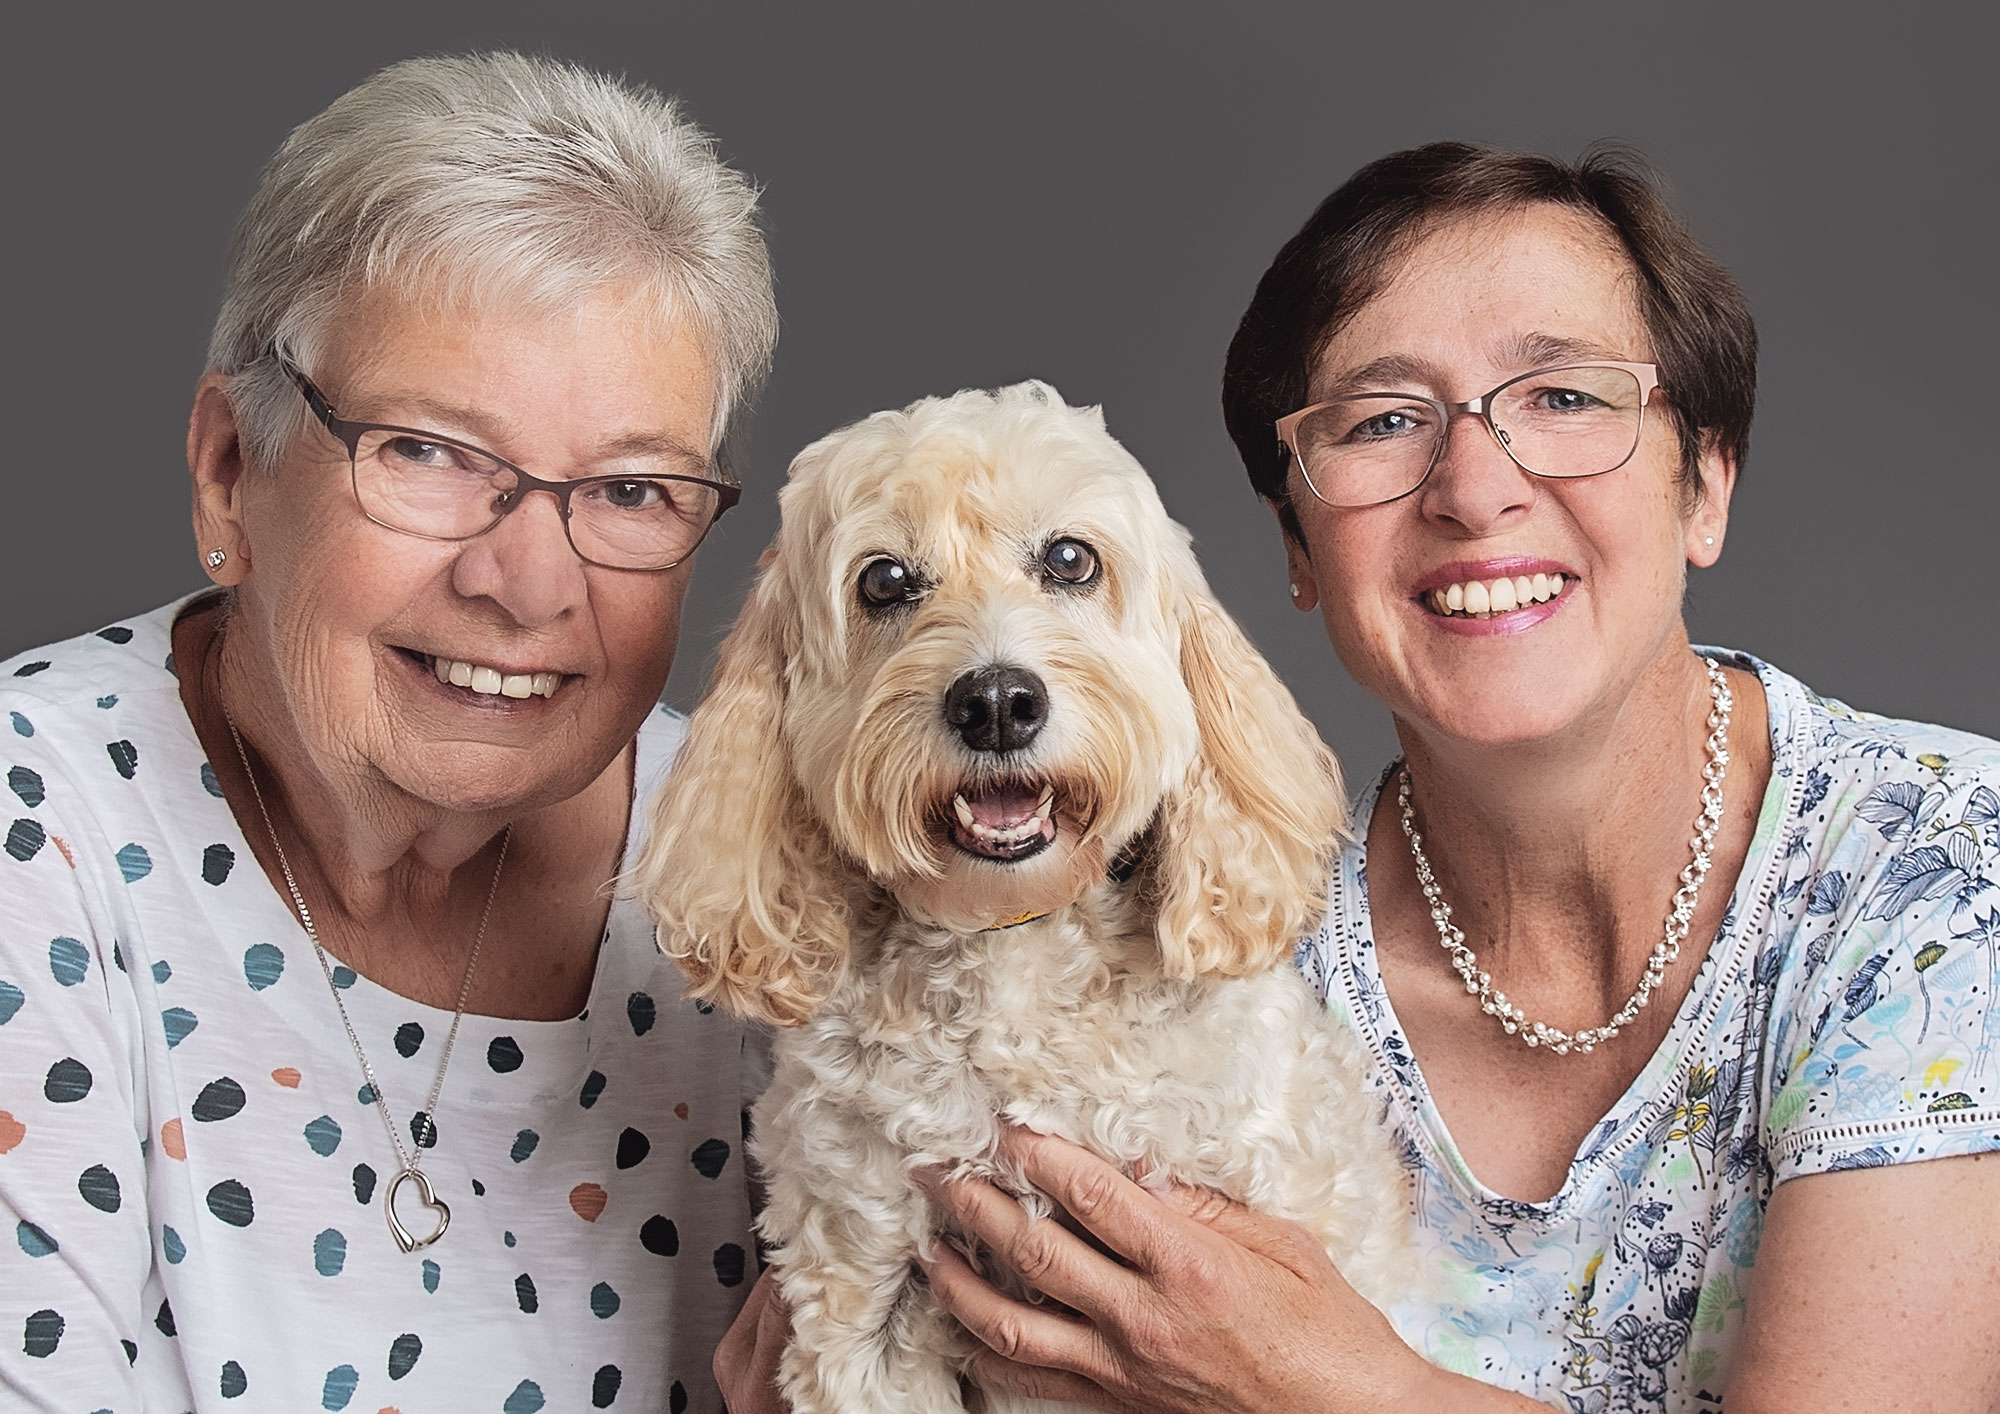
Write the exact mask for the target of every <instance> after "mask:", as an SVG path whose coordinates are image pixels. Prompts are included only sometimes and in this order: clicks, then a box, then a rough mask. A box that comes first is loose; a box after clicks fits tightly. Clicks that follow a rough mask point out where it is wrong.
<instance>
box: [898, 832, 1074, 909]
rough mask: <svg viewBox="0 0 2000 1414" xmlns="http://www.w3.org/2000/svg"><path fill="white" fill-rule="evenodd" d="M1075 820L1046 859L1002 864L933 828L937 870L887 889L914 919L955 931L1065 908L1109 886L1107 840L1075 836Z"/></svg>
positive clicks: (1046, 850) (1059, 835) (1059, 834)
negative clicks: (1091, 890)
mask: <svg viewBox="0 0 2000 1414" xmlns="http://www.w3.org/2000/svg"><path fill="white" fill-rule="evenodd" d="M1076 834H1077V826H1076V824H1075V823H1074V822H1073V821H1069V820H1065V819H1058V821H1057V824H1056V837H1055V839H1054V840H1052V841H1051V842H1050V843H1049V844H1048V846H1047V847H1046V848H1044V849H1043V850H1042V851H1041V852H1040V853H1039V854H1036V855H1034V856H1032V857H1030V858H1027V859H1021V860H1015V861H1012V862H1004V863H1003V862H1001V861H999V860H994V859H982V858H979V857H978V856H976V855H971V854H967V853H965V852H964V851H962V850H960V849H959V848H958V847H957V846H956V845H954V844H952V843H951V840H950V837H949V832H948V831H947V830H945V829H943V828H942V827H939V828H938V829H937V830H936V831H934V837H935V839H936V847H937V859H938V867H937V869H936V871H935V872H925V873H922V874H908V875H903V876H900V877H897V878H892V879H886V880H883V881H882V886H883V889H884V890H885V891H886V892H887V893H888V894H889V896H890V897H891V898H893V899H894V900H895V901H896V903H897V905H898V906H899V907H900V908H901V909H902V910H903V912H904V913H905V914H906V915H907V916H908V917H909V918H910V919H912V920H913V921H915V922H917V923H921V924H924V925H925V926H927V927H931V928H939V929H943V930H945V931H946V932H950V933H961V934H962V933H977V932H981V931H983V930H985V929H989V928H998V927H1006V926H1009V925H1011V924H1014V923H1018V922H1023V921H1026V920H1027V919H1029V918H1034V917H1040V916H1042V915H1044V914H1049V913H1053V912H1055V911H1056V910H1057V909H1059V908H1066V907H1068V906H1069V905H1070V904H1073V903H1075V902H1076V901H1077V900H1078V899H1080V898H1082V897H1083V895H1084V891H1085V890H1087V889H1089V888H1090V887H1091V886H1092V885H1093V884H1097V883H1100V882H1102V881H1103V879H1104V875H1105V869H1106V866H1107V865H1108V863H1109V861H1108V860H1107V859H1106V858H1105V847H1104V841H1103V839H1102V838H1101V837H1097V836H1088V837H1085V838H1083V839H1081V840H1079V839H1078V838H1077V837H1076Z"/></svg>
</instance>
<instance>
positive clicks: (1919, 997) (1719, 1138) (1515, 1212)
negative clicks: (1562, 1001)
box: [1298, 649, 2000, 1414]
mask: <svg viewBox="0 0 2000 1414" xmlns="http://www.w3.org/2000/svg"><path fill="white" fill-rule="evenodd" d="M1699 651H1701V652H1702V653H1704V654H1706V655H1708V656H1709V657H1712V658H1715V659H1716V660H1717V661H1719V662H1722V663H1724V664H1725V665H1730V666H1736V667H1741V668H1744V669H1746V670H1747V671H1750V672H1754V673H1756V674H1757V675H1758V677H1759V679H1760V680H1761V681H1762V682H1763V685H1764V691H1765V693H1766V695H1767V698H1768V700H1769V704H1770V707H1769V715H1770V732H1771V746H1772V751H1773V761H1772V772H1771V782H1770V787H1769V789H1768V790H1767V791H1766V793H1765V796H1764V800H1763V802H1762V808H1761V811H1760V814H1759V817H1758V821H1757V828H1756V833H1755V837H1754V839H1753V842H1752V844H1751V846H1750V853H1749V857H1748V858H1747V859H1746V860H1745V861H1744V865H1743V871H1742V873H1741V875H1740V876H1739V878H1738V881H1737V885H1736V890H1735V894H1734V896H1733V897H1732V899H1731V901H1730V905H1729V909H1728V912H1727V914H1726V915H1725V917H1724V918H1723V921H1722V926H1721V928H1720V930H1719V931H1718V933H1717V936H1716V938H1715V941H1714V944H1713V945H1712V946H1711V947H1710V949H1709V952H1708V955H1707V957H1706V959H1705V960H1704V961H1703V963H1702V965H1701V969H1700V971H1699V973H1698V974H1697V976H1696V978H1695V981H1694V986H1693V988H1692V990H1691V991H1690V992H1689V993H1688V995H1687V998H1686V1000H1685V1001H1683V1002H1682V1004H1681V1007H1680V1010H1679V1013H1678V1014H1677V1016H1676V1018H1675V1020H1674V1024H1673V1028H1672V1030H1670V1031H1669V1032H1668V1034H1667V1036H1666V1039H1665V1040H1664V1041H1662V1042H1661V1044H1660V1047H1659V1049H1658V1050H1657V1051H1656V1052H1655V1053H1654V1054H1653V1056H1652V1057H1651V1059H1650V1060H1649V1061H1648V1062H1647V1064H1646V1067H1645V1069H1644V1070H1642V1071H1641V1072H1640V1074H1639V1076H1638V1078H1637V1079H1636V1080H1634V1081H1633V1082H1632V1085H1631V1087H1630V1088H1629V1089H1628V1090H1627V1091H1626V1093H1625V1095H1624V1096H1623V1097H1622V1098H1621V1099H1620V1100H1619V1102H1618V1103H1617V1105H1616V1106H1614V1107H1613V1108H1612V1110H1611V1112H1610V1113H1609V1114H1607V1115H1606V1116H1605V1117H1604V1119H1603V1120H1602V1121H1601V1122H1600V1123H1599V1124H1598V1125H1597V1126H1596V1127H1595V1128H1594V1129H1593V1130H1592V1132H1591V1134H1590V1137H1589V1138H1588V1139H1587V1140H1586V1141H1585V1143H1584V1145H1583V1147H1582V1149H1581V1151H1580V1152H1579V1153H1578V1154H1577V1156H1576V1158H1575V1159H1574V1160H1573V1161H1572V1163H1571V1166H1570V1170H1569V1175H1568V1178H1567V1179H1566V1180H1565V1182H1564V1183H1563V1186H1562V1188H1561V1190H1560V1191H1558V1192H1557V1193H1556V1194H1555V1195H1554V1196H1553V1197H1551V1198H1549V1199H1547V1200H1546V1201H1543V1202H1521V1201H1517V1200H1514V1199H1511V1198H1507V1197H1505V1196H1503V1195H1501V1194H1498V1193H1495V1192H1494V1191H1492V1190H1491V1189H1489V1188H1487V1187H1486V1186H1485V1185H1483V1184H1482V1183H1480V1182H1479V1180H1478V1178H1477V1177H1476V1176H1475V1175H1474V1174H1473V1173H1472V1171H1471V1170H1470V1169H1469V1168H1468V1167H1467V1166H1466V1163H1465V1161H1464V1159H1463V1158H1462V1157H1461V1156H1460V1154H1459V1152H1458V1149H1457V1147H1456V1146H1455V1145H1454V1144H1453V1142H1452V1137H1451V1134H1450V1132H1449V1131H1448V1130H1447V1129H1446V1128H1445V1125H1444V1122H1443V1120H1442V1118H1441V1116H1440V1115H1439V1113H1438V1110H1437V1106H1436V1104H1435V1103H1434V1101H1433V1100H1432V1098H1431V1095H1430V1092H1429V1090H1428V1089H1427V1088H1426V1086H1425V1084H1424V1077H1423V1070H1422V1065H1421V1061H1420V1058H1417V1057H1414V1056H1412V1055H1411V1052H1410V1047H1409V1043H1408V1041H1407V1039H1406V1038H1405V1037H1404V1035H1403V1032H1402V1029H1401V1026H1400V1025H1399V1023H1398V1022H1397V1020H1396V1015H1395V1011H1394V1009H1393V1008H1392V1007H1391V1006H1390V1004H1389V999H1388V996H1387V994H1386V992H1385V991H1384V988H1383V983H1382V975H1381V972H1380V970H1379V968H1378V966H1377V962H1376V954H1375V938H1374V931H1373V924H1372V922H1371V919H1370V915H1369V910H1368V879H1367V851H1366V847H1365V844H1363V843H1361V842H1360V841H1361V840H1362V838H1363V837H1364V836H1365V833H1366V830H1367V825H1368V820H1369V816H1370V813H1371V812H1372V810H1373V809H1374V805H1375V800H1376V798H1377V796H1378V794H1379V792H1380V791H1381V790H1382V788H1383V783H1384V782H1386V781H1387V780H1388V779H1389V777H1388V776H1387V775H1385V776H1384V777H1383V778H1382V780H1381V781H1379V782H1378V783H1377V784H1376V786H1375V787H1374V789H1372V790H1370V791H1369V792H1367V793H1366V794H1365V795H1364V796H1363V798H1362V799H1361V801H1360V802H1359V804H1358V805H1357V807H1356V813H1355V816H1354V820H1353V826H1354V830H1355V835H1356V840H1357V842H1356V843H1355V844H1353V845H1350V846H1349V847H1348V848H1347V849H1346V850H1345V851H1344V852H1343V854H1342V856H1341V858H1340V861H1339V864H1338V866H1337V868H1336V870H1335V872H1334V878H1333V883H1332V891H1331V896H1330V907H1329V911H1328V916H1327V920H1326V923H1325V925H1324V926H1323V927H1322V928H1321V929H1320V931H1319V933H1318V934H1317V935H1316V936H1314V937H1312V938H1309V939H1307V940H1306V942H1305V943H1304V944H1303V945H1301V947H1300V950H1299V956H1298V961H1299V966H1300V968H1301V970H1302V971H1303V972H1304V973H1305V975H1306V977H1307V978H1308V980H1310V981H1311V982H1312V983H1313V984H1314V986H1315V987H1316V988H1318V990H1319V991H1320V993H1321V994H1322V995H1323V996H1325V997H1326V999H1327V1002H1328V1004H1329V1005H1330V1007H1331V1008H1332V1010H1333V1011H1334V1013H1335V1014H1336V1015H1339V1016H1341V1017H1343V1018H1345V1019H1346V1020H1347V1021H1349V1022H1350V1023H1351V1024H1352V1025H1353V1027H1354V1029H1355V1031H1356V1032H1357V1033H1358V1035H1359V1036H1360V1037H1361V1040H1362V1045H1363V1049H1364V1052H1365V1055H1366V1057H1367V1063H1368V1067H1369V1071H1370V1078H1371V1080H1372V1082H1373V1083H1374V1084H1375V1085H1376V1086H1378V1087H1379V1089H1380V1091H1381V1093H1382V1094H1383V1096H1384V1098H1385V1100H1386V1103H1387V1105H1388V1113H1389V1120H1390V1123H1391V1124H1392V1125H1393V1126H1394V1127H1395V1129H1396V1131H1397V1133H1398V1135H1399V1137H1400V1140H1401V1144H1402V1149H1403V1161H1404V1165H1405V1167H1406V1169H1407V1170H1408V1172H1409V1173H1410V1176H1411V1180H1412V1183H1413V1187H1414V1191H1415V1198H1416V1206H1417V1213H1418V1222H1419V1236H1420V1242H1421V1246H1422V1250H1423V1253H1424V1255H1425V1256H1426V1258H1427V1259H1429V1260H1431V1261H1433V1262H1435V1263H1437V1264H1438V1266H1439V1268H1440V1269H1441V1270H1442V1271H1443V1272H1444V1273H1445V1278H1446V1282H1447V1288H1448V1294H1447V1297H1446V1299H1445V1300H1444V1301H1442V1302H1436V1303H1432V1304H1428V1305H1423V1304H1412V1305H1409V1306H1407V1307H1405V1308H1401V1309H1398V1310H1396V1311H1394V1312H1392V1313H1391V1316H1392V1319H1393V1320H1394V1322H1395V1324H1396V1326H1397V1328H1398V1330H1400V1331H1401V1332H1402V1334H1403V1335H1404V1337H1405V1338H1406V1339H1408V1340H1409V1341H1410V1343H1411V1344H1412V1345H1414V1346H1415V1347H1416V1348H1417V1349H1418V1350H1421V1351H1422V1352H1423V1353H1424V1354H1425V1355H1426V1356H1428V1357H1429V1358H1430V1359H1431V1360H1432V1361H1434V1362H1436V1363H1437V1364H1439V1365H1441V1366H1443V1367H1445V1368H1447V1369H1451V1370H1454V1371H1457V1372H1459V1373H1461V1374H1465V1375H1469V1376H1471V1377H1473V1378H1475V1379H1478V1380H1482V1381H1484V1382H1486V1383H1488V1384H1492V1385H1498V1386H1501V1387H1502V1388H1505V1389H1510V1390H1514V1391H1516V1392H1518V1393H1521V1394H1525V1395H1529V1396H1531V1397H1533V1398H1535V1399H1538V1400H1541V1401H1543V1402H1544V1403H1547V1404H1551V1405H1553V1406H1554V1407H1556V1408H1558V1409H1565V1410H1571V1411H1576V1414H1625V1411H1647V1412H1648V1414H1651V1411H1674V1414H1680V1412H1681V1411H1690V1412H1691V1411H1698V1410H1716V1409H1720V1408H1721V1407H1722V1401H1721V1394H1722V1391H1723V1390H1724V1388H1725V1387H1726V1385H1727V1383H1728V1379H1729V1375H1730V1371H1731V1366H1732V1362H1733V1360H1734V1358H1735V1355H1736V1352H1737V1349H1738V1346H1739V1344H1740V1341H1741V1337H1742V1333H1743V1316H1744V1309H1745V1307H1744V1300H1745V1295H1746V1292H1747V1289H1748V1279H1749V1274H1750V1271H1751V1269H1752V1268H1753V1267H1754V1266H1755V1265H1756V1262H1757V1249H1758V1243H1759V1239H1760V1237H1761V1236H1762V1233H1763V1220H1764V1209H1765V1205H1766V1204H1767V1203H1769V1201H1770V1198H1771V1194H1772V1192H1773V1190H1774V1189H1775V1188H1776V1187H1777V1185H1779V1184H1781V1183H1783V1182H1785V1181H1787V1180H1788V1179H1792V1178H1796V1177H1799V1176H1801V1175H1804V1174H1817V1173H1829V1172H1834V1171H1836V1170H1840V1169H1852V1168H1868V1167H1877V1166H1882V1165H1888V1164H1905V1163H1914V1162H1918V1161H1921V1160H1925V1159H1932V1158H1940V1157H1945V1156H1948V1155H1957V1154H1972V1153H1982V1152H1985V1153H1990V1152H1993V1151H1996V1150H2000V1000H1996V992H2000V793H1996V792H2000V743H1995V742H1992V741H1988V740H1986V739H1985V738H1983V737H1977V736H1973V735H1970V734H1968V733H1965V732H1956V731H1951V730H1949V729H1947V728H1943V727H1933V726H1926V725H1923V724H1921V723H1915V722H1899V721H1891V720H1888V719H1885V718H1881V717H1876V716H1871V715H1867V714H1863V713H1858V712H1855V711H1853V710H1852V709H1850V708H1848V707H1845V706H1843V705H1842V704H1840V703H1838V702H1834V701H1831V700H1829V699H1826V698H1822V697H1819V696H1816V695H1814V694H1813V693H1812V692H1810V691H1809V690H1807V689H1806V688H1805V687H1804V686H1803V685H1802V684H1800V683H1799V682H1797V681H1796V680H1794V679H1793V678H1790V677H1788V676H1786V675H1785V674H1784V673H1782V672H1779V671H1778V670H1777V669H1775V668H1773V667H1770V666H1769V665H1768V664H1765V663H1761V662H1758V661H1757V660H1756V659H1754V658H1751V657H1749V656H1748V655H1745V654H1740V653H1731V652H1728V651H1725V650H1720V649H1701V650H1699ZM1738 721H1739V723H1740V722H1741V721H1742V718H1741V717H1740V716H1739V718H1738ZM1665 906H1666V899H1665V897H1664V896H1663V897H1662V899H1661V911H1662V917H1663V918H1664V914H1665ZM1475 946H1476V940H1475ZM1448 965H1449V962H1448V960H1447V959H1446V958H1445V957H1444V955H1443V953H1442V950H1440V953H1439V956H1438V966H1439V967H1445V966H1448ZM1465 1024H1466V1025H1468V1026H1471V1025H1486V1024H1493V1023H1491V1022H1490V1021H1489V1019H1488V1018H1486V1017H1483V1016H1481V1015H1480V1014H1479V1012H1478V1011H1477V1009H1476V1005H1475V1003H1474V1001H1473V999H1472V998H1470V997H1468V998H1467V1001H1466V1023H1465ZM1608 1044H1611V1045H1617V1044H1618V1042H1617V1041H1616V1040H1614V1041H1611V1042H1609V1043H1608ZM1558 1064H1559V1062H1558ZM1980 1216H1981V1217H1982V1218H1986V1219H1990V1215H1980ZM1907 1218H1908V1221H1910V1222H1911V1223H1936V1222H1946V1223H1949V1222H1954V1221H1963V1220H1965V1215H1954V1214H1950V1213H1921V1212H1913V1213H1910V1214H1908V1215H1907ZM1852 1281H1853V1285H1854V1294H1855V1299H1856V1300H1861V1301H1866V1300H1867V1299H1868V1295H1867V1282H1868V1274H1867V1273H1866V1272H1864V1271H1857V1272H1855V1273H1854V1274H1853V1277H1852Z"/></svg>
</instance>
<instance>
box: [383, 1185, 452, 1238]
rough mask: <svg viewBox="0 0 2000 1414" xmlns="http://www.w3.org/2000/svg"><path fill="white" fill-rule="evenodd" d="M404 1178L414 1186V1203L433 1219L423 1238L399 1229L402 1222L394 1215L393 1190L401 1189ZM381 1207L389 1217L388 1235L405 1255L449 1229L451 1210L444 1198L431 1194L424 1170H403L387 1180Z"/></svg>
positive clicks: (394, 1194)
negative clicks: (415, 1197)
mask: <svg viewBox="0 0 2000 1414" xmlns="http://www.w3.org/2000/svg"><path fill="white" fill-rule="evenodd" d="M405 1179H410V1180H413V1181H414V1182H415V1183H416V1185H417V1200H418V1201H419V1202H421V1203H422V1204H423V1205H424V1206H425V1207H426V1208H429V1209H430V1210H431V1212H432V1213H434V1214H435V1215H436V1217H437V1226H436V1227H435V1228H433V1229H432V1230H431V1232H430V1233H429V1234H428V1235H426V1236H424V1237H417V1236H414V1235H412V1234H411V1232H410V1230H409V1229H408V1228H406V1227H404V1226H403V1220H402V1219H401V1218H399V1217H397V1216H396V1190H397V1189H399V1188H401V1187H402V1186H403V1180H405ZM382 1208H383V1211H384V1212H386V1213H388V1215H389V1235H390V1236H391V1237H393V1238H395V1239H396V1246H398V1247H400V1248H401V1249H402V1250H403V1251H405V1252H414V1251H416V1250H417V1249H418V1248H419V1247H428V1246H430V1245H431V1244H432V1243H433V1242H435V1241H437V1240H438V1239H439V1238H440V1237H443V1236H444V1230H445V1229H446V1228H448V1227H450V1226H451V1209H450V1208H448V1207H446V1206H445V1202H444V1199H442V1198H440V1197H438V1196H437V1194H436V1193H434V1192H432V1191H431V1181H430V1180H429V1179H428V1178H426V1177H425V1176H424V1171H423V1170H422V1169H420V1168H406V1169H404V1170H403V1171H402V1172H401V1173H399V1174H397V1175H396V1176H395V1177H394V1178H392V1179H390V1180H389V1187H388V1189H387V1191H386V1192H384V1193H383V1195H382Z"/></svg>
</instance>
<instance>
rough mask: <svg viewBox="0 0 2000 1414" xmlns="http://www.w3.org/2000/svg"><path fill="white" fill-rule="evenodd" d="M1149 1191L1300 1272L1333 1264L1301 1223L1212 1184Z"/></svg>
mask: <svg viewBox="0 0 2000 1414" xmlns="http://www.w3.org/2000/svg"><path fill="white" fill-rule="evenodd" d="M1146 1191H1147V1192H1149V1193H1151V1194H1152V1195H1153V1196H1154V1197H1155V1198H1157V1199H1158V1200H1159V1201H1160V1203H1161V1204H1162V1205H1164V1206H1165V1207H1166V1208H1167V1209H1168V1210H1169V1211H1171V1212H1175V1213H1178V1214H1180V1215H1181V1216H1182V1217H1184V1218H1187V1219H1188V1220H1189V1221H1191V1222H1196V1223H1200V1224H1201V1225H1202V1226H1203V1227H1205V1228H1207V1229H1208V1230H1209V1231H1210V1232H1212V1233H1214V1234H1215V1235H1216V1236H1218V1237H1222V1238H1226V1239H1228V1240H1229V1241H1230V1242H1233V1243H1234V1244H1236V1245H1237V1246H1238V1247H1242V1248H1244V1249H1246V1250H1248V1251H1250V1252H1254V1253H1256V1254H1257V1255H1258V1256H1261V1257H1265V1258H1267V1259H1269V1260H1270V1261H1273V1262H1276V1263H1277V1264H1278V1265H1279V1266H1281V1267H1284V1268H1286V1269H1287V1270H1288V1271H1291V1272H1293V1273H1296V1274H1297V1275H1299V1276H1308V1275H1311V1274H1313V1273H1317V1272H1318V1271H1320V1270H1321V1269H1322V1268H1325V1267H1327V1266H1330V1265H1331V1262H1330V1261H1329V1259H1328V1258H1327V1255H1326V1249H1325V1248H1323V1247H1322V1246H1320V1244H1319V1242H1318V1241H1317V1240H1316V1239H1315V1238H1314V1237H1313V1235H1312V1234H1311V1233H1310V1232H1308V1231H1306V1229H1305V1228H1303V1227H1301V1226H1300V1225H1299V1224H1297V1223H1295V1222H1290V1221H1288V1220H1286V1219H1284V1218H1274V1217H1272V1216H1271V1215H1270V1214H1269V1213H1260V1212H1258V1211H1257V1210H1256V1209H1254V1208H1246V1207H1245V1206H1243V1204H1241V1203H1239V1202H1237V1201H1236V1200H1235V1199H1233V1198H1226V1197H1224V1196H1223V1195H1222V1194H1220V1193H1217V1192H1216V1191H1215V1190H1214V1189H1213V1188H1194V1187H1190V1186H1189V1185H1187V1184H1184V1183H1173V1184H1168V1185H1166V1186H1165V1187H1160V1188H1155V1187H1150V1186H1149V1187H1148V1188H1147V1190H1146Z"/></svg>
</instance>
